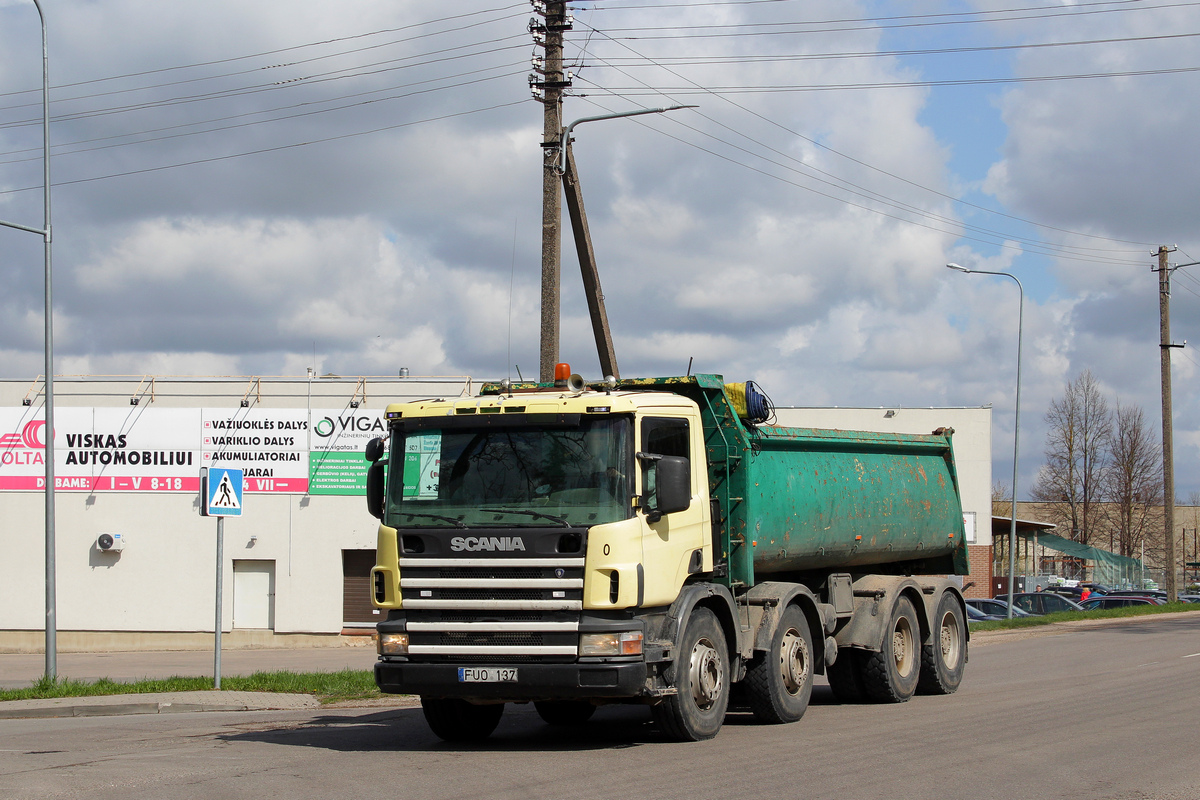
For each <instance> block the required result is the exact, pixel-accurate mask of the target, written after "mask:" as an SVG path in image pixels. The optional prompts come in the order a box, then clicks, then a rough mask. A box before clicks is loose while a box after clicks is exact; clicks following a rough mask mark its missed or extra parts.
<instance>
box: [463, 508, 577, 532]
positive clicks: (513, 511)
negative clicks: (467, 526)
mask: <svg viewBox="0 0 1200 800" xmlns="http://www.w3.org/2000/svg"><path fill="white" fill-rule="evenodd" d="M479 510H480V511H490V512H492V513H495V514H524V515H526V516H529V517H535V518H537V519H548V520H550V521H551V522H557V523H558V524H559V525H562V526H563V527H564V528H569V527H571V523H569V522H567V521H566V519H564V518H563V517H556V516H553V515H552V514H543V513H542V512H540V511H529V510H528V509H524V508H481V509H479Z"/></svg>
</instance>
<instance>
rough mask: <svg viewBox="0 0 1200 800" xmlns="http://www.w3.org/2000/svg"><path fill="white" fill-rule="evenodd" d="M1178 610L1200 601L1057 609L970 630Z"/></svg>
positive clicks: (1199, 607)
mask: <svg viewBox="0 0 1200 800" xmlns="http://www.w3.org/2000/svg"><path fill="white" fill-rule="evenodd" d="M1180 611H1200V603H1183V602H1180V603H1167V604H1166V605H1162V606H1126V607H1124V608H1105V609H1098V610H1096V611H1059V612H1057V613H1055V614H1046V615H1045V616H1041V617H1014V618H1013V619H1011V620H1008V619H996V620H987V621H985V622H976V623H974V624H973V625H971V630H972V631H1007V630H1014V629H1017V628H1037V627H1040V626H1042V625H1053V624H1054V623H1056V622H1076V621H1078V620H1084V619H1119V618H1121V617H1144V616H1148V615H1151V614H1177V613H1179V612H1180Z"/></svg>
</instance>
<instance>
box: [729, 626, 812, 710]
mask: <svg viewBox="0 0 1200 800" xmlns="http://www.w3.org/2000/svg"><path fill="white" fill-rule="evenodd" d="M812 653H813V647H812V632H811V631H810V630H809V627H808V619H807V618H806V617H805V616H804V612H803V611H801V610H800V608H799V607H798V606H788V607H787V608H786V609H784V611H783V614H782V615H781V616H780V618H779V625H778V627H776V629H775V634H774V636H772V637H771V648H770V649H769V650H767V652H765V653H763V654H762V655H761V656H760V657H759V658H757V659H755V662H754V664H752V665H751V667H750V669H749V670H747V672H746V678H745V681H744V685H745V687H746V699H747V700H748V701H749V704H750V710H751V711H752V712H753V713H754V716H755V718H756V719H758V720H759V721H760V722H765V723H768V724H772V725H778V724H780V723H783V722H795V721H796V720H798V719H800V718H801V717H803V716H804V712H805V711H806V710H807V709H808V701H809V700H810V699H811V698H812V686H813V661H812Z"/></svg>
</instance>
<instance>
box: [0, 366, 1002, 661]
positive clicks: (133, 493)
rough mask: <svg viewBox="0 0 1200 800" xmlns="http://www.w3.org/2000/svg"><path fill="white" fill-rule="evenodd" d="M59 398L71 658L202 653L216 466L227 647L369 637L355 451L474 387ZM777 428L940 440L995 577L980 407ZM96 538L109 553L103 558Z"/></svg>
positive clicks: (813, 417)
mask: <svg viewBox="0 0 1200 800" xmlns="http://www.w3.org/2000/svg"><path fill="white" fill-rule="evenodd" d="M54 388H55V403H54V427H55V439H54V446H55V483H56V486H57V487H58V488H57V491H56V493H55V496H56V502H55V530H56V536H55V553H56V570H55V575H56V586H57V591H56V628H57V631H58V633H57V647H58V649H59V650H60V651H63V652H70V651H86V650H104V649H139V648H153V649H183V648H193V647H194V648H203V647H209V646H211V643H212V632H213V625H214V616H215V607H216V603H215V600H216V598H215V586H216V563H215V562H216V520H215V519H214V518H211V517H202V516H200V513H199V505H200V500H199V474H200V469H201V467H212V466H227V467H234V468H240V469H243V470H244V471H245V474H246V482H245V494H244V496H243V514H242V516H240V517H237V518H230V519H227V520H226V521H225V523H224V531H225V534H224V559H223V560H224V565H223V574H224V580H223V593H222V594H223V599H222V609H223V622H222V627H223V630H224V631H226V632H228V634H229V638H228V639H226V640H225V641H226V644H227V646H233V647H236V646H243V645H254V646H271V645H272V644H276V645H284V644H290V643H295V642H297V641H298V640H303V641H305V642H306V643H315V642H318V641H326V642H329V643H336V642H338V641H339V640H340V637H341V636H343V635H348V634H353V633H356V632H362V631H365V630H369V629H370V628H371V627H372V626H373V624H374V620H375V619H377V615H376V612H375V610H374V609H373V608H372V607H371V604H370V598H369V586H368V583H369V579H368V575H369V571H370V568H371V566H372V565H373V564H374V552H375V535H376V525H377V523H376V520H375V519H374V518H373V517H371V516H370V515H368V513H367V511H366V506H365V502H364V500H363V492H362V484H363V479H364V476H365V467H366V465H365V462H363V460H362V450H363V447H364V445H365V443H366V441H367V440H369V439H370V438H372V437H373V436H375V435H379V434H380V433H381V431H382V422H381V415H382V412H383V410H384V408H385V407H386V406H387V404H388V403H392V402H397V401H403V400H411V399H421V398H429V397H457V396H460V395H469V394H472V393H473V392H474V391H475V390H477V389H478V384H477V383H473V382H472V381H471V379H469V378H467V377H449V378H418V377H398V378H345V377H335V376H324V377H310V378H257V377H255V378H180V377H131V378H125V377H59V378H56V379H55V383H54ZM43 391H44V387H43V384H42V382H41V380H40V379H39V380H37V381H32V382H31V381H12V380H8V381H0V542H2V543H3V547H4V552H5V557H4V558H3V559H2V560H0V652H36V651H39V650H41V649H42V647H43V646H44V642H45V639H44V626H45V619H46V617H45V574H46V573H45V549H44V542H45V538H44V530H45V522H44V520H45V517H44V509H45V501H44V493H43V488H42V486H43V484H44V477H43V476H44V469H45V467H44V460H43V458H42V457H43V453H44V447H45V436H46V432H45V430H44V428H45V425H44V421H43V420H44V417H43V413H42V412H43V399H44V395H43ZM777 417H778V422H779V424H781V425H791V426H797V427H820V428H842V429H861V430H874V431H893V432H906V433H929V432H931V431H933V430H934V429H936V428H941V427H952V428H954V429H955V435H954V449H955V457H956V463H957V469H958V475H959V480H960V485H961V487H962V494H963V506H964V510H965V512H966V515H967V522H968V525H967V527H968V541H969V543H970V544H971V550H972V559H971V561H972V571H973V573H974V572H976V571H977V570H980V569H982V570H984V571H988V570H990V564H991V561H990V552H991V525H990V518H991V489H990V487H991V447H990V428H991V409H990V408H986V407H985V408H942V409H910V408H903V409H900V408H871V409H847V408H842V409H819V408H780V409H778V410H777ZM105 534H107V535H108V537H111V538H112V540H113V542H114V545H113V546H112V547H110V548H109V549H108V550H101V549H100V548H99V547H98V544H97V541H98V539H100V538H101V537H102V536H103V535H105ZM106 541H107V540H106ZM977 565H979V566H977ZM988 578H989V576H988V575H986V574H985V575H983V576H982V577H981V578H975V580H976V581H977V582H979V583H980V584H981V585H987V580H988Z"/></svg>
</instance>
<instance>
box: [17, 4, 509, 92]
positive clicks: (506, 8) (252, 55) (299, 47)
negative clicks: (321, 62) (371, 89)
mask: <svg viewBox="0 0 1200 800" xmlns="http://www.w3.org/2000/svg"><path fill="white" fill-rule="evenodd" d="M525 7H526V4H525V3H513V4H510V5H507V6H500V7H497V8H490V9H483V10H480V11H470V12H467V13H464V14H455V15H451V16H448V17H441V18H439V19H433V20H425V21H423V22H414V23H412V24H411V25H402V26H400V27H397V28H381V29H379V30H374V31H368V32H366V33H356V34H352V35H350V36H340V37H337V38H334V39H324V40H321V41H318V42H306V43H305V44H298V45H292V46H290V47H281V48H276V49H274V50H263V51H260V52H258V53H249V54H246V55H240V56H231V57H229V58H220V59H214V60H210V61H199V62H194V63H191V64H176V65H174V66H170V67H158V68H155V69H148V70H141V71H139V72H127V73H123V74H120V75H109V76H106V77H103V78H89V79H88V80H85V81H74V82H72V83H57V84H52V85H51V87H50V89H51V90H52V91H53V90H56V89H57V90H61V89H69V88H73V87H75V86H87V85H90V84H94V83H103V82H106V81H115V80H124V79H126V78H139V77H142V76H144V75H157V74H161V73H164V72H172V71H176V70H184V69H195V68H197V67H210V66H215V65H219V64H230V63H234V62H237V61H246V60H249V59H252V58H262V57H264V56H273V55H279V54H280V53H288V52H292V51H294V50H303V49H306V48H309V47H321V46H324V45H328V44H336V43H338V42H347V41H353V40H355V39H365V38H367V37H369V36H379V35H382V34H385V33H399V32H401V31H406V30H411V29H412V28H420V27H423V26H425V25H434V24H437V23H440V22H452V21H456V20H460V19H464V18H467V17H474V16H478V15H480V14H491V13H496V12H500V11H509V10H512V9H515V8H525ZM516 16H524V14H520V15H516ZM511 18H512V15H510V16H509V17H505V18H503V19H511ZM494 21H496V20H490V22H494ZM480 24H485V23H480ZM465 27H475V26H474V25H470V26H465ZM462 29H463V28H454V29H450V30H449V31H435V32H434V33H431V34H422V35H421V36H415V37H411V38H410V39H402V40H399V41H402V42H405V41H412V40H415V39H420V38H424V37H425V36H432V35H439V34H442V33H447V32H456V31H458V30H462ZM395 43H396V42H385V43H383V44H379V45H370V46H368V47H362V48H356V49H353V50H347V51H344V52H343V53H341V55H345V54H346V53H352V52H362V51H365V50H371V49H375V48H378V47H386V46H388V45H391V44H395ZM255 69H261V68H259V67H256V68H255ZM246 71H249V72H252V71H254V70H246ZM233 74H236V73H233ZM163 85H169V84H163ZM38 92H41V88H40V87H38V88H32V89H19V90H16V91H11V92H0V97H11V96H14V95H18V94H32V93H38Z"/></svg>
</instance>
